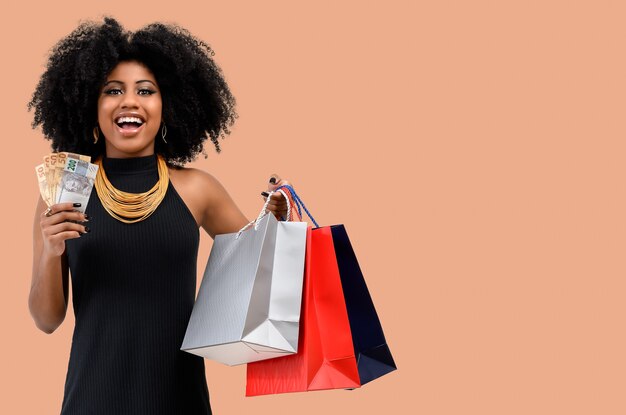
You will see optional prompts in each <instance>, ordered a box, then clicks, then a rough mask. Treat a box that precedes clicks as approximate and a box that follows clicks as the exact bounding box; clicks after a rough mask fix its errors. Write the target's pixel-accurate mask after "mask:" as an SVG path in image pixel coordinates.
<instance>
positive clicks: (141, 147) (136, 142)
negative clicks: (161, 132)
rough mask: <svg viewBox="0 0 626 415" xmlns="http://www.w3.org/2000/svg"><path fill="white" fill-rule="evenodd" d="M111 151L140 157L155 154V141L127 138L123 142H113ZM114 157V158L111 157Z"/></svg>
mask: <svg viewBox="0 0 626 415" xmlns="http://www.w3.org/2000/svg"><path fill="white" fill-rule="evenodd" d="M110 144H111V150H113V151H114V152H118V153H124V154H128V155H131V156H132V155H138V154H140V153H153V152H154V141H153V140H149V141H148V140H141V139H138V138H127V139H123V140H115V142H111V143H110ZM110 157H113V156H110Z"/></svg>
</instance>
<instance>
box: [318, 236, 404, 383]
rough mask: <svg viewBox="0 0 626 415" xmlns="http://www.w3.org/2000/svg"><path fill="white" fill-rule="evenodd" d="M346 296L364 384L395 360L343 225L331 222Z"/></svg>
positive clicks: (390, 368)
mask: <svg viewBox="0 0 626 415" xmlns="http://www.w3.org/2000/svg"><path fill="white" fill-rule="evenodd" d="M330 230H331V232H332V236H333V244H334V248H335V255H336V258H337V265H338V267H339V276H340V277H341V287H342V289H343V297H344V300H345V302H346V308H347V310H348V320H349V321H350V332H351V333H352V343H353V344H354V354H355V356H356V360H357V367H358V370H359V378H360V381H361V385H365V384H366V383H368V382H371V381H372V380H374V379H377V378H379V377H381V376H383V375H386V374H387V373H389V372H392V371H394V370H396V364H395V362H394V360H393V357H392V356H391V351H390V350H389V346H388V345H387V341H386V340H385V335H384V333H383V328H382V326H381V324H380V320H379V319H378V314H377V313H376V309H375V308H374V303H373V302H372V297H371V296H370V293H369V290H368V289H367V285H366V284H365V279H364V278H363V274H362V273H361V268H360V266H359V262H358V261H357V258H356V254H355V253H354V250H353V249H352V244H351V243H350V239H349V238H348V233H347V232H346V228H345V226H344V225H333V226H330Z"/></svg>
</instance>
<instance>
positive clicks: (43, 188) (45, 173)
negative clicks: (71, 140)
mask: <svg viewBox="0 0 626 415" xmlns="http://www.w3.org/2000/svg"><path fill="white" fill-rule="evenodd" d="M97 172H98V166H97V165H96V164H92V163H91V157H89V156H85V155H82V154H75V153H69V152H59V153H50V154H47V155H46V156H44V158H43V163H41V164H39V165H37V166H36V167H35V173H36V174H37V182H38V183H39V192H40V193H41V198H42V199H43V200H44V201H45V202H46V204H47V205H48V206H52V205H54V204H56V203H65V202H80V203H81V206H80V207H79V208H77V210H79V211H80V212H83V213H84V212H85V209H86V208H87V202H88V201H89V196H90V195H91V191H92V189H93V183H94V181H95V179H96V174H97Z"/></svg>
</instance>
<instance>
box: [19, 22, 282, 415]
mask: <svg viewBox="0 0 626 415" xmlns="http://www.w3.org/2000/svg"><path fill="white" fill-rule="evenodd" d="M212 55H213V52H212V50H211V49H210V47H209V46H208V45H206V44H205V43H203V42H202V41H200V40H198V39H196V38H195V37H193V36H192V35H191V34H190V33H189V32H187V31H186V30H184V29H182V28H180V27H177V26H171V25H169V26H166V25H163V24H152V25H148V26H146V27H144V28H142V29H141V30H139V31H136V32H135V33H129V32H125V31H124V30H123V28H122V27H121V26H120V25H119V24H118V22H116V21H115V20H114V19H112V18H105V19H104V23H103V24H101V25H98V24H95V23H91V22H87V23H83V24H81V25H80V26H79V27H78V28H77V29H76V30H75V31H74V32H72V33H71V34H70V35H69V36H67V37H66V38H64V39H62V40H61V41H60V42H59V43H58V44H57V45H56V46H55V48H54V49H53V51H52V54H51V56H50V60H49V63H48V66H47V70H46V72H45V73H44V74H43V75H42V77H41V80H40V82H39V84H38V86H37V88H36V90H35V92H34V94H33V97H32V100H31V101H30V102H29V109H32V108H34V109H35V117H34V122H33V127H36V126H38V125H41V126H42V129H43V132H44V135H45V136H46V137H47V138H49V139H51V140H52V149H53V151H68V152H73V153H79V154H85V155H90V156H91V157H92V162H94V163H95V164H98V165H99V169H98V175H97V177H96V181H95V185H94V189H93V191H92V193H91V195H90V198H89V202H88V204H87V207H86V211H85V214H82V213H80V212H78V211H77V210H75V209H74V208H75V207H76V206H73V204H72V203H61V204H55V205H53V206H51V207H50V208H49V209H46V204H45V202H44V201H43V200H42V199H41V198H40V199H39V203H38V205H37V209H36V213H35V223H34V229H33V239H34V245H33V246H34V250H33V279H32V285H31V292H30V295H29V308H30V311H31V314H32V316H33V319H34V320H35V323H36V325H37V327H38V328H39V329H41V330H43V331H44V332H46V333H52V332H53V331H54V330H55V329H56V328H57V327H58V326H59V325H60V324H61V323H62V321H63V319H64V318H65V314H66V310H67V304H68V274H69V271H70V270H71V274H72V296H73V306H74V314H75V317H76V325H75V328H74V334H73V338H72V348H71V352H70V360H69V364H68V372H67V377H66V382H65V390H64V397H63V403H62V409H61V413H62V414H63V415H70V414H86V413H89V414H107V415H108V414H152V415H156V414H210V413H211V408H210V403H209V393H208V389H207V385H206V379H205V372H204V360H203V358H201V357H199V356H196V355H192V354H190V353H187V352H184V351H181V350H180V346H181V343H182V340H183V338H184V334H185V331H186V327H187V322H188V319H189V316H190V314H191V310H192V308H193V303H194V300H195V290H196V260H197V253H198V242H199V230H198V229H199V227H202V228H203V229H204V230H205V231H206V232H207V233H208V234H209V235H210V236H211V237H214V236H215V235H218V234H222V233H231V232H236V231H238V230H239V229H241V228H242V227H243V226H244V225H246V224H247V223H248V220H247V219H246V218H245V216H244V215H243V214H242V212H241V211H240V210H239V209H238V207H237V206H236V205H235V203H234V202H233V200H232V199H231V198H230V197H229V195H228V193H227V192H226V190H225V189H224V188H223V187H222V186H221V185H220V183H219V182H218V181H217V180H216V179H215V178H214V177H212V176H211V175H210V174H208V173H206V172H204V171H202V170H198V169H194V168H184V167H182V165H183V164H184V163H185V162H187V161H190V160H193V159H194V158H195V156H196V155H197V154H198V153H199V152H200V151H202V149H203V143H204V141H205V140H206V138H207V134H208V136H209V137H210V138H211V141H212V143H213V145H214V146H215V148H216V150H217V151H218V152H219V151H220V148H219V144H218V138H219V137H220V135H224V134H229V133H230V132H229V130H228V126H230V125H232V124H233V122H234V119H235V118H236V117H237V114H236V112H235V110H234V107H235V99H234V97H233V96H232V95H231V93H230V91H229V89H228V86H227V84H226V82H225V80H224V78H223V77H222V74H221V70H220V69H219V68H218V67H217V66H216V64H215V63H214V62H213V60H212V59H211V57H210V56H212ZM205 157H206V154H205ZM286 183H287V182H286V181H285V180H281V179H280V178H279V177H278V176H276V175H273V176H272V178H271V179H270V184H269V185H268V190H274V189H276V188H277V187H278V186H280V185H283V184H286ZM268 209H269V210H270V211H271V212H272V213H273V214H274V215H276V216H277V217H280V216H283V215H284V213H285V212H286V203H285V200H284V199H283V198H282V196H281V195H280V193H278V194H273V195H272V200H271V201H270V204H269V208H268Z"/></svg>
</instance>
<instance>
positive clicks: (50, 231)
mask: <svg viewBox="0 0 626 415" xmlns="http://www.w3.org/2000/svg"><path fill="white" fill-rule="evenodd" d="M63 232H79V233H86V232H87V226H85V225H79V224H78V223H74V222H61V223H57V224H55V225H52V226H49V227H48V228H46V230H45V231H44V233H45V234H46V235H48V236H50V237H52V236H55V235H58V234H60V233H63Z"/></svg>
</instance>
